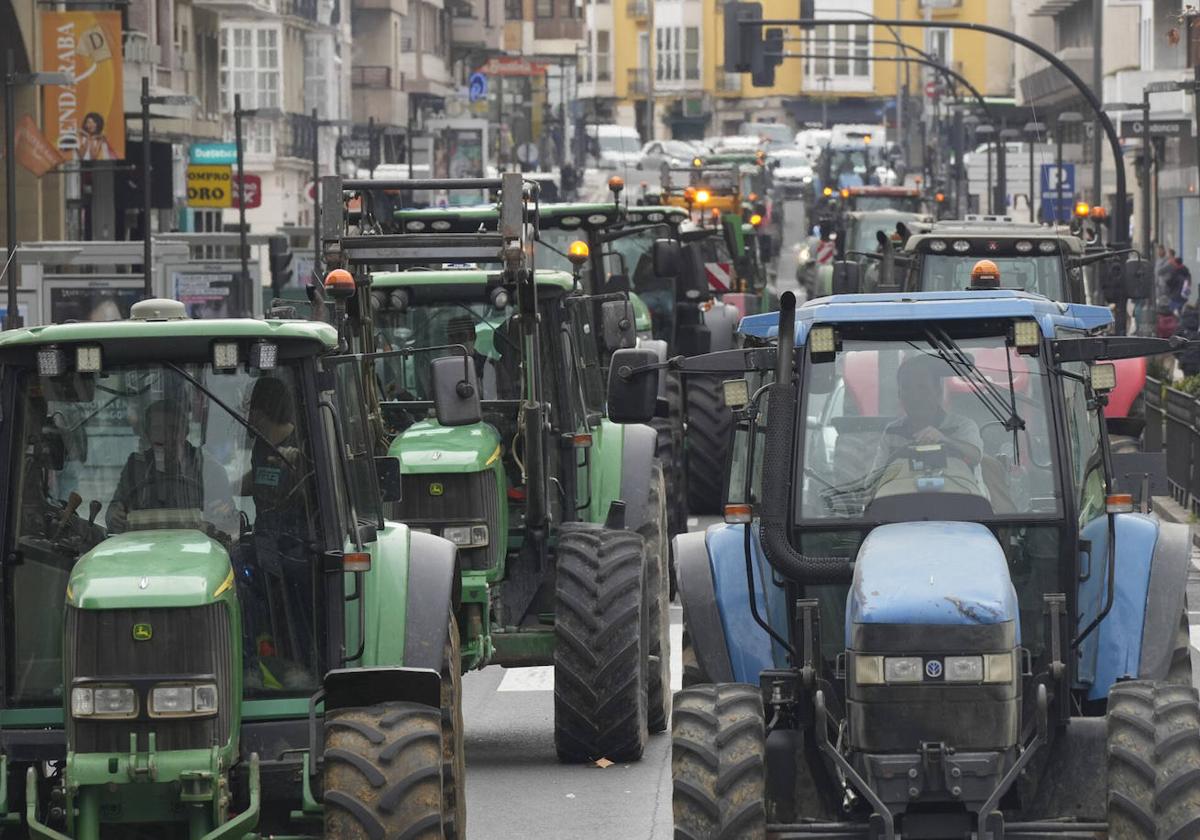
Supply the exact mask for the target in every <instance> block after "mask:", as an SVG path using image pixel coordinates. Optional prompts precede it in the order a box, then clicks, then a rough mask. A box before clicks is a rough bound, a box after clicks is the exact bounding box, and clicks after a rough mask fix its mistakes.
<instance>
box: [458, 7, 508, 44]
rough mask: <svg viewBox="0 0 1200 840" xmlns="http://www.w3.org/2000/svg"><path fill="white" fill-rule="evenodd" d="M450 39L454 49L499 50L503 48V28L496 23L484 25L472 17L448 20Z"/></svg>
mask: <svg viewBox="0 0 1200 840" xmlns="http://www.w3.org/2000/svg"><path fill="white" fill-rule="evenodd" d="M450 39H451V42H452V43H453V44H454V46H455V47H468V48H473V49H484V50H500V49H501V48H503V46H504V28H503V27H502V26H501V25H500V24H499V23H498V22H497V21H496V20H494V19H493V20H492V22H491V23H486V22H485V21H484V20H483V18H480V17H475V16H472V15H466V16H461V17H460V16H457V15H456V16H454V17H452V18H451V19H450Z"/></svg>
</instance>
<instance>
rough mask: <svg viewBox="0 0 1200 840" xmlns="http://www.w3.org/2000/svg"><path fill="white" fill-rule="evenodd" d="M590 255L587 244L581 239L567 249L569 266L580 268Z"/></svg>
mask: <svg viewBox="0 0 1200 840" xmlns="http://www.w3.org/2000/svg"><path fill="white" fill-rule="evenodd" d="M590 255H591V251H590V250H589V249H588V244H587V243H586V242H584V241H583V240H582V239H576V240H575V241H574V242H572V243H571V244H570V245H569V246H568V247H567V259H568V260H570V261H571V265H574V266H582V265H583V264H584V263H586V262H587V261H588V257H589V256H590Z"/></svg>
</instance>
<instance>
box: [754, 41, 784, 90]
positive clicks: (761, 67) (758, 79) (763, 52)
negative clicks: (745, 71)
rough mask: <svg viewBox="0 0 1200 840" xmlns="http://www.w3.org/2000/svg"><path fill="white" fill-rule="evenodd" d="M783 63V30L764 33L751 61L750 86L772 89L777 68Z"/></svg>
mask: <svg viewBox="0 0 1200 840" xmlns="http://www.w3.org/2000/svg"><path fill="white" fill-rule="evenodd" d="M782 63H783V30H782V29H779V28H772V29H768V30H766V32H764V33H763V40H762V42H761V43H760V44H759V45H758V49H756V50H755V51H754V53H753V54H752V56H751V59H750V84H752V85H754V87H772V86H774V84H775V68H776V67H778V66H779V65H780V64H782Z"/></svg>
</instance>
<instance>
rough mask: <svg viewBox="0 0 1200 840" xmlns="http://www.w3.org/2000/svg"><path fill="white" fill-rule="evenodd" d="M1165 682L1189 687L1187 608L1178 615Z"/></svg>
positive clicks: (1190, 646)
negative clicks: (1169, 665) (1173, 646)
mask: <svg viewBox="0 0 1200 840" xmlns="http://www.w3.org/2000/svg"><path fill="white" fill-rule="evenodd" d="M1167 682H1168V683H1170V684H1171V685H1181V686H1183V687H1184V688H1191V687H1192V686H1193V685H1194V683H1193V682H1192V635H1191V633H1190V632H1189V628H1188V617H1187V609H1186V608H1185V609H1184V611H1183V614H1182V615H1180V616H1179V627H1178V629H1177V630H1176V631H1175V648H1174V649H1173V650H1172V651H1171V667H1170V668H1169V669H1168V670H1167Z"/></svg>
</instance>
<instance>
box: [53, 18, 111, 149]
mask: <svg viewBox="0 0 1200 840" xmlns="http://www.w3.org/2000/svg"><path fill="white" fill-rule="evenodd" d="M41 24H42V26H41V29H42V68H41V69H42V70H43V71H45V72H47V73H63V74H64V75H67V76H69V77H71V79H72V80H73V81H72V83H71V84H69V85H46V86H45V87H44V88H43V89H42V105H43V116H42V133H43V134H45V135H46V137H47V138H49V140H50V142H51V143H52V144H54V147H55V148H56V149H58V151H59V152H60V153H61V154H62V155H63V156H65V157H69V158H76V159H78V160H121V159H123V158H124V157H125V103H124V97H123V88H124V82H123V79H122V67H123V64H124V62H123V59H122V57H121V13H120V12H107V11H97V12H42V14H41Z"/></svg>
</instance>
